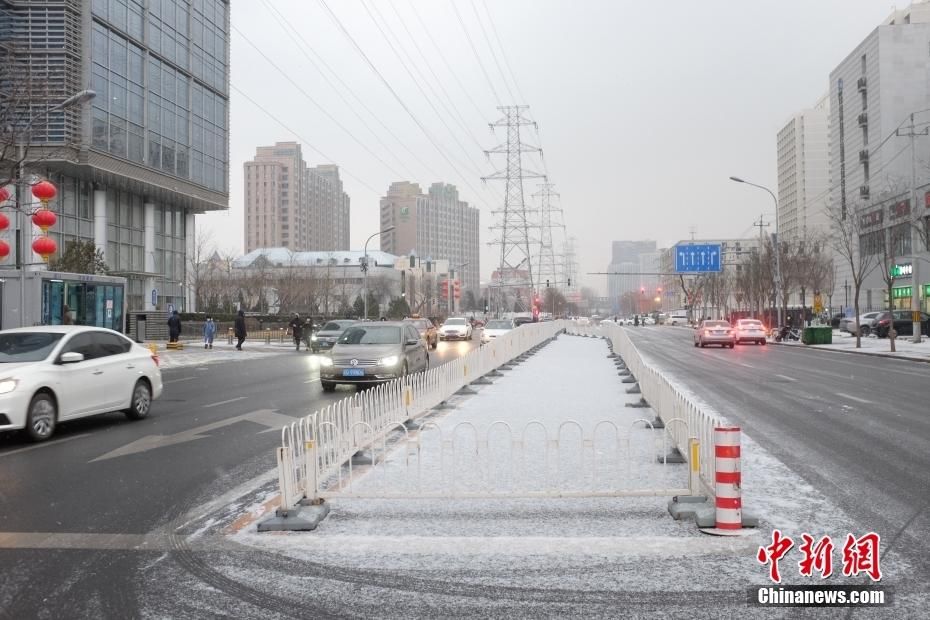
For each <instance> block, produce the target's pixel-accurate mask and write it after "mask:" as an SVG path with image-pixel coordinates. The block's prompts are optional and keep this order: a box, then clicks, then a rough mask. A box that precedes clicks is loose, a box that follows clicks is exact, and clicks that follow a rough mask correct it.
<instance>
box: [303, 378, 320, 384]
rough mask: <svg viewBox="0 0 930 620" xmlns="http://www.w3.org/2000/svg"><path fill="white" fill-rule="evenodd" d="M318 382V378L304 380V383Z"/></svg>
mask: <svg viewBox="0 0 930 620" xmlns="http://www.w3.org/2000/svg"><path fill="white" fill-rule="evenodd" d="M319 382H320V380H319V379H309V380H307V381H304V383H319Z"/></svg>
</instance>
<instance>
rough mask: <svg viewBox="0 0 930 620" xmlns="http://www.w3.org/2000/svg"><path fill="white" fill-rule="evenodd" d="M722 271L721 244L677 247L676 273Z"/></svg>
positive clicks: (687, 244)
mask: <svg viewBox="0 0 930 620" xmlns="http://www.w3.org/2000/svg"><path fill="white" fill-rule="evenodd" d="M721 270H722V267H721V261H720V244H719V243H686V244H680V245H676V246H675V273H718V272H720V271H721Z"/></svg>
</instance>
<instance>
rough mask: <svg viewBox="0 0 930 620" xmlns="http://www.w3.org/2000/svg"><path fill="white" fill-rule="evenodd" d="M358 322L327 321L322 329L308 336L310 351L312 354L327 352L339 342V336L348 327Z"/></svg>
mask: <svg viewBox="0 0 930 620" xmlns="http://www.w3.org/2000/svg"><path fill="white" fill-rule="evenodd" d="M356 323H358V321H350V320H345V321H327V322H326V323H325V324H324V325H323V327H321V328H320V329H319V330H318V331H317V332H315V333H314V334H313V335H311V336H310V349H311V350H312V351H313V352H314V353H319V352H320V351H329V350H330V349H332V348H333V345H334V344H336V341H337V340H339V336H341V335H342V332H344V331H345V330H346V328H347V327H349V326H350V325H355V324H356Z"/></svg>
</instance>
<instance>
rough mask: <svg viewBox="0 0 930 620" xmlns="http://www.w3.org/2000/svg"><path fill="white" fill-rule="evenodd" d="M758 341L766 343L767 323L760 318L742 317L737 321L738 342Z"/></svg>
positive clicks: (762, 343)
mask: <svg viewBox="0 0 930 620" xmlns="http://www.w3.org/2000/svg"><path fill="white" fill-rule="evenodd" d="M742 342H756V343H758V344H761V345H764V344H765V325H763V324H762V321H760V320H758V319H740V320H738V321H737V322H736V344H740V343H742Z"/></svg>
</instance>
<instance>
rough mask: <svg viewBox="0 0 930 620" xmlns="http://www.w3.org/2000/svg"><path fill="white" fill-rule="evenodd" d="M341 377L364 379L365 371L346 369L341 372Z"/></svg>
mask: <svg viewBox="0 0 930 620" xmlns="http://www.w3.org/2000/svg"><path fill="white" fill-rule="evenodd" d="M342 376H343V377H364V376H365V370H364V369H362V368H346V369H344V370H343V371H342Z"/></svg>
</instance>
